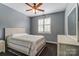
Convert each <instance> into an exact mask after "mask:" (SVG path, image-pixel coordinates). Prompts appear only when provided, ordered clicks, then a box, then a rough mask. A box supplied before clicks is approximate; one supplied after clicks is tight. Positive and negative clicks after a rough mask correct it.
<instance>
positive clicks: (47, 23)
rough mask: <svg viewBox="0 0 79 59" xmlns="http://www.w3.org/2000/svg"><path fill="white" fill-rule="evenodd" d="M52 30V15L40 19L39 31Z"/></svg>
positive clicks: (46, 31)
mask: <svg viewBox="0 0 79 59" xmlns="http://www.w3.org/2000/svg"><path fill="white" fill-rule="evenodd" d="M50 32H51V19H50V17H48V18H41V19H38V33H50Z"/></svg>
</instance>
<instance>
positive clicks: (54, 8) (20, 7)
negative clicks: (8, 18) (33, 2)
mask: <svg viewBox="0 0 79 59" xmlns="http://www.w3.org/2000/svg"><path fill="white" fill-rule="evenodd" d="M3 4H4V5H6V6H8V7H10V8H12V9H14V10H17V11H19V12H21V13H23V14H25V15H26V16H29V17H34V16H39V15H43V14H49V13H55V12H60V11H64V10H65V8H66V6H67V3H43V5H42V6H41V7H40V8H41V9H43V10H45V12H38V13H37V14H34V13H33V12H32V11H25V10H27V9H29V8H30V7H28V6H27V5H26V4H24V3H3Z"/></svg>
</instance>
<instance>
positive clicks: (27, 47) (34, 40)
mask: <svg viewBox="0 0 79 59" xmlns="http://www.w3.org/2000/svg"><path fill="white" fill-rule="evenodd" d="M7 43H8V46H9V47H10V48H12V49H15V50H17V51H20V52H22V53H24V54H27V55H36V54H37V53H38V51H39V50H40V49H41V48H42V47H43V46H44V45H45V38H44V36H41V35H22V36H9V37H8V38H7Z"/></svg>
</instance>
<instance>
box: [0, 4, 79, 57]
mask: <svg viewBox="0 0 79 59" xmlns="http://www.w3.org/2000/svg"><path fill="white" fill-rule="evenodd" d="M29 4H31V5H34V4H33V3H29ZM35 5H37V4H35ZM29 8H30V7H29V6H28V4H25V3H0V50H1V53H0V55H1V56H15V55H20V56H21V55H22V56H25V55H32V56H35V55H37V56H57V55H79V54H78V53H76V50H77V49H78V48H77V47H78V45H79V44H78V42H77V38H76V36H77V35H76V34H77V32H78V30H77V24H72V26H71V25H70V26H71V27H72V28H73V27H74V28H75V29H73V30H72V31H68V30H69V29H68V24H67V21H66V18H67V16H69V15H71V14H69V13H72V11H73V9H75V8H76V13H74V12H73V13H72V15H74V16H75V17H76V18H75V17H74V18H75V23H77V22H78V21H77V17H78V15H75V14H77V13H78V10H77V9H78V4H77V3H42V4H41V7H40V8H41V9H43V10H44V12H41V11H40V12H35V11H37V10H35V11H34V10H32V11H26V10H28V9H29ZM35 13H36V14H35ZM70 18H72V17H70ZM70 18H69V19H70ZM74 18H73V19H74ZM71 27H69V28H70V29H71ZM71 32H72V33H71ZM74 33H75V34H74ZM68 34H69V36H68V37H67V35H68ZM70 35H71V36H70ZM9 36H11V37H9ZM20 36H21V37H20ZM16 37H17V38H16ZM19 38H20V39H19ZM21 38H22V39H21ZM26 38H27V41H26V40H25V39H26ZM62 38H63V39H62ZM65 38H66V39H69V40H70V41H68V40H65ZM10 39H11V40H10ZM15 39H16V40H15ZM17 39H18V40H17ZM40 39H41V40H40ZM73 39H75V42H73ZM12 40H13V41H12ZM21 40H25V43H24V42H21ZM38 40H39V41H40V42H38ZM63 41H64V42H63ZM26 42H27V43H26ZM28 42H29V43H30V44H31V45H30V44H29V43H28ZM37 42H38V43H37ZM70 42H71V44H70ZM14 43H15V45H13V44H14ZM64 43H65V45H68V46H66V47H68V49H70V47H72V48H73V50H74V51H73V50H71V49H70V50H71V52H70V50H69V51H68V52H69V53H66V54H64V51H61V50H62V49H63V48H62V46H63V45H64ZM75 43H76V45H75ZM17 44H18V45H20V46H18V48H17ZM62 44H63V45H62ZM36 45H38V46H39V47H38V46H36ZM59 45H60V46H59ZM65 45H64V47H65ZM21 46H22V47H21ZM25 46H28V47H29V49H27V48H25ZM60 47H61V48H62V49H61V48H60ZM21 48H22V49H21ZM20 49H21V50H20ZM30 49H31V51H29V50H30ZM32 49H33V50H32ZM37 50H38V51H37ZM59 50H60V51H61V52H62V53H61V52H60V51H59ZM65 52H67V51H65Z"/></svg>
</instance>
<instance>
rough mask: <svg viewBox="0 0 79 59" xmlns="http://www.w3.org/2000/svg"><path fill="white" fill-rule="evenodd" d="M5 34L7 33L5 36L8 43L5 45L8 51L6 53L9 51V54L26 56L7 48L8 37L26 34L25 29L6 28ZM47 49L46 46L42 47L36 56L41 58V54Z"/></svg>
mask: <svg viewBox="0 0 79 59" xmlns="http://www.w3.org/2000/svg"><path fill="white" fill-rule="evenodd" d="M4 32H5V35H4V36H5V42H6V43H5V44H6V45H5V49H6V50H5V51H6V52H7V51H9V52H11V53H13V54H15V55H25V54H23V53H21V52H18V51H16V50H14V49H12V48H10V47H8V46H7V36H8V35H11V34H15V33H26V30H25V28H5V29H4ZM45 47H46V45H45V46H43V47H42V49H41V50H40V51H39V52H38V53H37V54H36V56H39V55H40V54H41V52H42V51H43V50H44V48H45ZM26 56H28V55H26Z"/></svg>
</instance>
